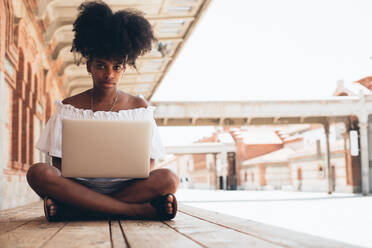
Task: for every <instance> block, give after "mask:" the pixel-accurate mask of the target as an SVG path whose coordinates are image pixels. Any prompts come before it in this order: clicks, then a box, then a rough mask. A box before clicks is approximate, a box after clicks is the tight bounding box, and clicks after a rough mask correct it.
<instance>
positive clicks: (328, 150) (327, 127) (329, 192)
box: [324, 122, 333, 194]
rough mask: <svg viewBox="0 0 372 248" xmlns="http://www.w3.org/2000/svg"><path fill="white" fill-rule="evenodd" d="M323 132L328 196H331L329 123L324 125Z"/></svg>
mask: <svg viewBox="0 0 372 248" xmlns="http://www.w3.org/2000/svg"><path fill="white" fill-rule="evenodd" d="M324 132H325V138H326V165H327V175H328V194H332V191H333V185H332V174H331V149H330V146H329V123H328V122H326V123H324Z"/></svg>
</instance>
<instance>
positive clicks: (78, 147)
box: [61, 119, 151, 178]
mask: <svg viewBox="0 0 372 248" xmlns="http://www.w3.org/2000/svg"><path fill="white" fill-rule="evenodd" d="M150 137H151V123H150V122H149V121H98V120H68V119H64V120H62V168H61V169H62V176H64V177H88V178H90V177H112V178H146V177H148V176H149V173H150Z"/></svg>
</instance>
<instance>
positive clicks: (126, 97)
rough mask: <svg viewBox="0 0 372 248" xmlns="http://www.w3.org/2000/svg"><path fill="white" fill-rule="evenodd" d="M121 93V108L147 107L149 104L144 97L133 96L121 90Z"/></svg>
mask: <svg viewBox="0 0 372 248" xmlns="http://www.w3.org/2000/svg"><path fill="white" fill-rule="evenodd" d="M120 94H121V101H120V104H119V105H120V109H136V108H147V106H148V105H149V104H148V102H147V101H146V100H145V99H144V98H143V97H140V96H133V95H131V94H128V93H125V92H120Z"/></svg>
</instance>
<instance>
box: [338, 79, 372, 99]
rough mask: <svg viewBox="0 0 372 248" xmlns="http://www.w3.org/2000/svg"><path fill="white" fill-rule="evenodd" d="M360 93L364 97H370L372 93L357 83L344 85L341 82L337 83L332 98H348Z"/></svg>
mask: <svg viewBox="0 0 372 248" xmlns="http://www.w3.org/2000/svg"><path fill="white" fill-rule="evenodd" d="M360 92H362V93H363V94H364V95H371V94H372V92H371V91H370V90H369V89H368V88H366V87H365V86H363V85H362V84H360V83H359V81H356V82H347V83H345V82H344V81H343V80H339V81H337V87H336V89H335V91H334V92H333V95H334V96H339V95H344V94H346V95H348V96H357V95H359V94H360Z"/></svg>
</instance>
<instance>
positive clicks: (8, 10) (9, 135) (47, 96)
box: [0, 0, 63, 209]
mask: <svg viewBox="0 0 372 248" xmlns="http://www.w3.org/2000/svg"><path fill="white" fill-rule="evenodd" d="M36 3H37V1H26V0H25V1H22V0H20V1H10V0H0V75H1V76H0V84H1V86H0V100H1V104H0V138H1V139H0V142H1V145H0V209H4V208H8V207H14V206H17V205H22V204H25V203H27V202H30V201H35V200H37V199H38V197H37V196H36V194H34V193H33V192H32V190H31V189H30V188H29V186H28V184H27V182H26V179H25V175H26V172H27V170H28V169H29V167H30V166H31V165H32V164H33V163H34V162H36V161H43V160H45V157H44V156H42V155H41V154H40V152H38V151H36V150H35V148H34V145H35V143H36V141H37V138H38V137H39V136H40V131H41V128H42V126H43V123H44V122H45V121H46V119H47V118H49V117H50V114H51V112H52V111H53V106H52V105H51V102H52V101H51V99H61V98H62V97H63V93H62V92H61V89H60V88H59V86H58V85H57V82H58V81H59V79H58V77H57V73H56V72H57V70H58V67H56V65H57V64H58V61H53V60H52V59H50V60H48V61H45V60H43V57H46V58H50V57H51V56H50V52H49V50H51V49H49V50H46V51H44V50H41V48H43V47H44V44H43V43H44V40H43V37H42V30H41V27H42V26H43V25H41V24H43V23H42V22H43V21H41V20H37V18H36V17H35V16H34V13H33V11H32V10H33V9H35V8H36Z"/></svg>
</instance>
